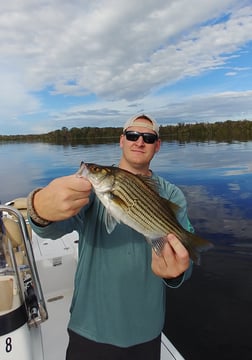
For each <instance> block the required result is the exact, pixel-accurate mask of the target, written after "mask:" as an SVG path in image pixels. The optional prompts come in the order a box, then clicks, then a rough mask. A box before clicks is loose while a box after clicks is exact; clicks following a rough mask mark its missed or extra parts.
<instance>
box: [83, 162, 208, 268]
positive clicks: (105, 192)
mask: <svg viewBox="0 0 252 360" xmlns="http://www.w3.org/2000/svg"><path fill="white" fill-rule="evenodd" d="M76 175H77V176H79V177H85V178H86V179H88V180H89V181H90V183H91V184H92V187H93V189H94V192H95V193H96V196H97V197H98V198H99V200H100V201H101V202H102V204H103V205H104V207H105V208H106V215H105V226H106V230H107V232H108V233H109V234H110V233H111V232H112V231H113V230H114V228H115V226H116V225H117V224H118V223H124V224H126V225H128V226H129V227H131V228H132V229H134V230H136V231H137V232H139V233H141V234H142V235H144V237H145V238H146V240H147V241H148V243H149V244H150V245H151V246H152V248H153V250H154V251H155V252H156V253H157V255H159V256H161V255H162V250H163V247H164V244H165V242H166V241H167V239H166V236H167V235H168V234H170V233H173V234H174V235H175V236H176V237H177V238H178V239H179V240H180V241H181V243H182V244H183V245H184V246H185V248H186V249H187V250H188V252H189V256H190V258H191V259H192V260H193V262H194V263H196V264H199V263H200V253H201V252H202V251H205V250H208V249H209V248H211V247H212V246H213V245H212V243H210V242H209V241H208V240H206V239H203V238H202V237H200V236H198V235H196V234H195V233H191V232H189V231H187V230H186V229H184V228H183V227H182V225H181V224H180V223H179V221H178V220H177V217H176V213H177V211H179V206H178V205H177V204H175V203H173V202H171V201H170V200H168V199H165V198H163V197H161V196H160V195H159V193H158V186H157V183H156V182H155V181H153V179H151V178H150V177H147V176H143V175H140V174H133V173H131V172H129V171H127V170H124V169H121V168H119V167H116V166H104V165H98V164H94V163H84V162H83V161H82V162H81V165H80V168H79V170H78V171H77V173H76Z"/></svg>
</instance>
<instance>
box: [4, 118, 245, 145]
mask: <svg viewBox="0 0 252 360" xmlns="http://www.w3.org/2000/svg"><path fill="white" fill-rule="evenodd" d="M121 134H122V128H121V127H105V128H98V127H83V128H77V127H73V128H71V129H68V128H67V127H62V128H61V129H60V130H55V131H51V132H48V133H46V134H27V135H0V141H2V142H6V141H20V142H48V143H55V144H75V143H82V142H84V143H88V144H95V143H113V142H117V141H118V138H119V137H120V135H121ZM160 137H161V139H164V140H175V141H176V140H177V141H182V142H183V141H211V140H213V141H235V140H237V141H249V140H252V121H251V120H246V119H245V120H237V121H233V120H227V121H224V122H215V123H195V124H189V123H179V124H177V125H165V126H163V125H162V126H160Z"/></svg>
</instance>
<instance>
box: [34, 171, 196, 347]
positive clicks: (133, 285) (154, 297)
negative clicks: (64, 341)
mask: <svg viewBox="0 0 252 360" xmlns="http://www.w3.org/2000/svg"><path fill="white" fill-rule="evenodd" d="M153 178H154V179H156V180H157V181H158V183H159V185H160V195H161V196H163V197H165V198H168V199H170V200H171V201H173V202H175V203H176V204H178V205H179V207H180V210H179V212H178V215H177V216H178V220H179V222H180V223H181V225H182V226H183V227H184V228H186V229H187V230H192V229H191V225H190V222H189V220H188V217H187V213H186V201H185V198H184V195H183V193H182V192H181V190H180V189H179V188H178V187H176V186H175V185H173V184H171V183H169V182H168V181H166V180H164V179H163V178H161V177H158V176H156V175H154V174H153ZM104 213H105V208H104V206H103V205H102V204H101V202H100V201H99V200H98V198H97V197H96V196H95V195H94V194H93V196H92V197H91V199H90V203H89V204H88V206H86V207H84V208H83V209H82V210H81V211H80V213H79V214H78V215H76V216H74V217H72V218H70V219H68V220H65V221H60V222H54V223H52V224H50V225H48V226H47V227H44V228H42V227H37V226H35V225H34V224H32V227H33V229H34V230H35V231H36V232H37V233H38V235H40V236H42V237H49V238H57V237H59V236H62V235H63V234H65V233H69V232H71V231H73V230H77V231H78V233H79V261H78V265H77V270H76V275H75V282H74V285H75V286H74V293H73V299H72V304H71V309H70V312H71V317H70V322H69V328H70V329H71V330H72V331H74V332H76V333H77V334H79V335H81V336H84V337H86V338H88V339H91V340H94V341H97V342H102V343H108V344H113V345H116V346H121V347H128V346H132V345H136V344H139V343H142V342H146V341H149V340H152V339H154V338H155V337H157V336H158V335H159V334H160V333H161V331H162V328H163V325H164V318H165V294H166V292H165V286H166V285H165V284H164V281H163V279H161V278H159V277H158V276H156V275H155V274H154V273H153V272H152V270H151V247H150V245H149V244H148V243H147V241H146V240H145V238H144V237H143V235H141V234H139V233H137V232H136V231H134V230H132V229H131V228H130V227H128V226H126V225H124V224H118V225H117V226H116V228H115V229H114V231H113V232H112V233H111V234H108V233H107V230H106V227H105V222H104ZM190 272H191V269H189V270H188V271H187V272H186V273H185V276H184V277H183V279H182V280H181V283H182V282H183V280H184V279H185V278H187V277H189V275H190ZM168 284H169V282H168ZM171 286H172V282H171ZM176 287H177V285H176Z"/></svg>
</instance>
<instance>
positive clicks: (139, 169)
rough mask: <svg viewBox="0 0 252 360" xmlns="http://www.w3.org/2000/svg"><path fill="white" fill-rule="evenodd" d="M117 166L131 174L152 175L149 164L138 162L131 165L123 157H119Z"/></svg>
mask: <svg viewBox="0 0 252 360" xmlns="http://www.w3.org/2000/svg"><path fill="white" fill-rule="evenodd" d="M119 168H121V169H124V170H127V171H130V172H132V173H133V174H141V175H144V176H151V175H152V171H151V170H150V169H149V166H146V165H138V164H134V165H131V164H129V163H128V162H126V161H124V160H123V159H121V160H120V162H119Z"/></svg>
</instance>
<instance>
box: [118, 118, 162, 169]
mask: <svg viewBox="0 0 252 360" xmlns="http://www.w3.org/2000/svg"><path fill="white" fill-rule="evenodd" d="M137 122H141V123H146V124H149V123H150V122H149V121H148V120H147V119H144V118H139V119H137V120H135V122H134V126H131V127H129V128H127V131H138V132H140V133H151V134H156V133H155V131H153V130H151V129H148V128H146V127H144V126H142V125H140V126H137ZM120 147H121V148H122V152H123V157H124V159H125V160H126V161H127V162H128V163H129V164H131V165H134V166H139V167H141V166H144V165H148V164H149V163H150V161H151V159H152V158H153V156H154V155H155V153H156V152H158V151H159V149H160V139H157V140H156V141H155V142H154V143H153V144H148V143H146V142H144V139H143V137H142V136H140V137H139V138H138V139H137V140H136V141H130V140H127V139H126V136H125V135H121V138H120Z"/></svg>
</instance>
